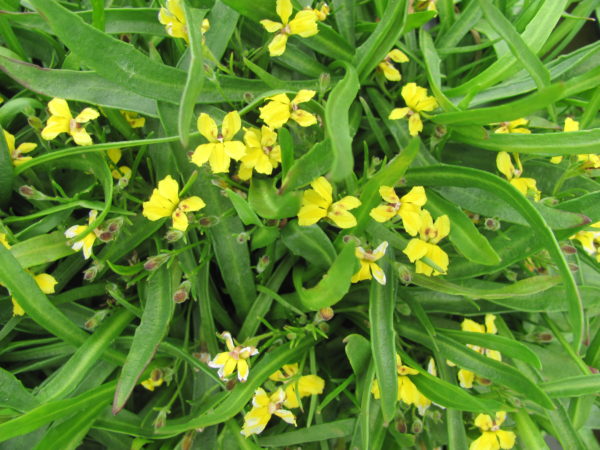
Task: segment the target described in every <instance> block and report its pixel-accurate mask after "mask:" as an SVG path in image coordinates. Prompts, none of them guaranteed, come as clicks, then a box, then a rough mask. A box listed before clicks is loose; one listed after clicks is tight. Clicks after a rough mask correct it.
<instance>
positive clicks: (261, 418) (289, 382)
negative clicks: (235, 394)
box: [242, 363, 325, 437]
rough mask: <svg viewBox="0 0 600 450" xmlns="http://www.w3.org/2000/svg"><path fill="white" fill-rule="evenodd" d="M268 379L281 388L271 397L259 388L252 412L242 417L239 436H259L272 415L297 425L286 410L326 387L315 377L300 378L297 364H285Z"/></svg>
mask: <svg viewBox="0 0 600 450" xmlns="http://www.w3.org/2000/svg"><path fill="white" fill-rule="evenodd" d="M269 379H270V380H272V381H275V382H281V383H283V385H282V386H280V387H278V388H277V389H276V390H275V392H274V393H272V394H271V395H270V396H269V395H268V394H267V393H266V392H265V390H264V389H262V388H258V389H257V390H256V391H255V392H254V397H253V398H252V409H251V410H250V411H249V412H248V413H247V414H246V415H245V416H244V426H243V427H242V434H243V435H244V436H246V437H248V436H250V435H252V434H259V433H261V432H262V431H263V430H264V429H265V427H266V426H267V424H268V423H269V421H270V420H271V417H273V415H275V416H277V417H279V418H281V419H283V420H284V421H285V422H287V423H289V424H291V425H294V426H296V417H295V416H294V413H292V412H291V411H289V409H292V408H299V407H300V406H301V405H300V399H301V398H303V397H308V396H310V395H317V394H322V393H323V389H324V387H325V380H323V379H322V378H321V377H318V376H317V375H302V376H300V373H299V368H298V364H296V363H295V364H286V365H284V366H283V367H282V370H278V371H277V372H275V373H274V374H272V375H271V376H270V377H269ZM284 407H285V408H288V409H284Z"/></svg>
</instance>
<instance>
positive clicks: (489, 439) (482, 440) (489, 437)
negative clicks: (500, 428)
mask: <svg viewBox="0 0 600 450" xmlns="http://www.w3.org/2000/svg"><path fill="white" fill-rule="evenodd" d="M499 448H500V447H499V444H498V439H497V438H496V433H494V432H492V431H486V432H484V433H482V435H481V436H479V437H478V438H477V439H475V440H474V441H473V442H471V445H470V446H469V450H498V449H499Z"/></svg>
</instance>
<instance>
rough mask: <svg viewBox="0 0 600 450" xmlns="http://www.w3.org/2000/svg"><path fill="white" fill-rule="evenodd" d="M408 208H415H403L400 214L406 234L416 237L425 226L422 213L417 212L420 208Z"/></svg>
mask: <svg viewBox="0 0 600 450" xmlns="http://www.w3.org/2000/svg"><path fill="white" fill-rule="evenodd" d="M403 206H404V205H403ZM406 206H413V208H410V207H404V208H402V207H401V208H400V211H398V214H399V215H400V217H401V218H402V226H403V227H404V229H405V230H406V232H407V233H408V234H409V235H410V236H416V235H417V234H418V233H419V230H420V229H421V227H422V225H423V219H422V218H421V214H420V212H419V211H418V210H417V208H418V206H414V205H406Z"/></svg>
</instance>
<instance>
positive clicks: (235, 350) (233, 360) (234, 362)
mask: <svg viewBox="0 0 600 450" xmlns="http://www.w3.org/2000/svg"><path fill="white" fill-rule="evenodd" d="M221 336H222V337H223V339H225V345H227V351H226V352H222V353H219V354H218V355H217V356H215V357H214V359H213V360H212V361H210V362H209V363H208V366H209V367H212V368H214V369H219V371H218V374H219V377H220V378H221V379H223V380H224V379H227V378H229V376H231V374H233V373H234V372H235V371H236V370H237V374H238V380H240V381H241V382H242V383H244V382H245V381H246V380H247V379H248V374H249V373H250V366H249V365H248V361H247V360H248V359H249V358H250V357H251V356H254V355H258V350H257V349H256V347H252V346H248V347H242V346H240V345H234V343H233V338H232V337H231V333H229V332H228V331H225V332H223V333H222V334H221Z"/></svg>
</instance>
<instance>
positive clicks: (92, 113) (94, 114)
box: [75, 108, 100, 123]
mask: <svg viewBox="0 0 600 450" xmlns="http://www.w3.org/2000/svg"><path fill="white" fill-rule="evenodd" d="M99 116H100V113H99V112H98V111H96V110H95V109H94V108H84V110H83V111H81V112H80V113H79V114H78V115H77V117H75V122H77V123H86V122H89V121H90V120H94V119H97V118H98V117H99Z"/></svg>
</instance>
